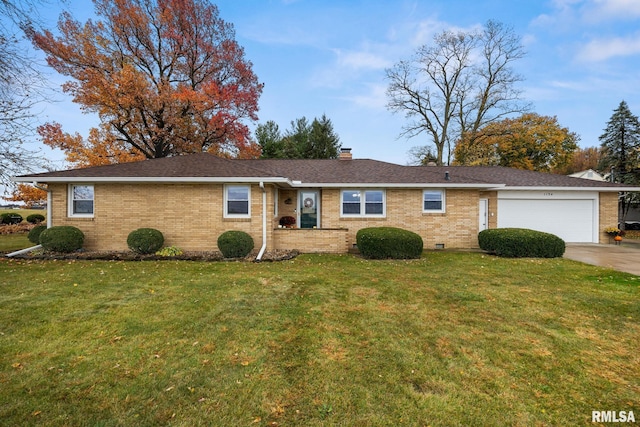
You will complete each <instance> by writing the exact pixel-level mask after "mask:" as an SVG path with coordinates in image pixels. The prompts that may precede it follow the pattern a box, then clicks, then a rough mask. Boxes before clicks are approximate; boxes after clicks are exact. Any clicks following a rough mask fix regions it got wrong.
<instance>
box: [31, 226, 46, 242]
mask: <svg viewBox="0 0 640 427" xmlns="http://www.w3.org/2000/svg"><path fill="white" fill-rule="evenodd" d="M46 229H47V226H46V225H36V226H35V227H33V228H32V229H31V231H29V234H28V235H27V238H28V239H29V241H30V242H31V243H35V244H36V245H37V244H39V243H40V234H41V233H42V232H43V231H44V230H46Z"/></svg>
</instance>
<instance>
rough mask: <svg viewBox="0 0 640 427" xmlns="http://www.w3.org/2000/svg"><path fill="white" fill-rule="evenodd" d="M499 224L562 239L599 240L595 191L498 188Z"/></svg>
mask: <svg viewBox="0 0 640 427" xmlns="http://www.w3.org/2000/svg"><path fill="white" fill-rule="evenodd" d="M498 227H499V228H503V227H518V228H530V229H532V230H538V231H544V232H546V233H551V234H555V235H556V236H558V237H560V238H562V239H563V240H564V241H565V242H572V243H573V242H576V243H577V242H580V243H597V242H598V237H599V236H598V193H594V192H577V191H576V192H572V191H517V192H516V191H513V192H509V191H499V192H498Z"/></svg>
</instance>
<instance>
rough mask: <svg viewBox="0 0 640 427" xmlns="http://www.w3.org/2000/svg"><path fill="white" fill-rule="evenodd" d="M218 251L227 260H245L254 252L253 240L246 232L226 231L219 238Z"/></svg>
mask: <svg viewBox="0 0 640 427" xmlns="http://www.w3.org/2000/svg"><path fill="white" fill-rule="evenodd" d="M218 249H220V252H222V256H224V257H225V258H244V257H246V256H247V255H249V253H250V252H251V251H252V250H253V239H252V238H251V236H249V235H248V234H247V233H245V232H244V231H238V230H230V231H225V232H224V233H222V234H221V235H220V237H218Z"/></svg>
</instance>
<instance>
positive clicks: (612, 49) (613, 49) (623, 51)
mask: <svg viewBox="0 0 640 427" xmlns="http://www.w3.org/2000/svg"><path fill="white" fill-rule="evenodd" d="M638 54H640V33H637V34H635V35H631V36H627V37H615V38H608V39H605V38H601V39H594V40H592V41H590V42H589V43H587V44H586V45H584V47H582V49H580V50H579V51H578V53H577V55H576V57H577V58H578V60H580V61H583V62H600V61H605V60H607V59H610V58H615V57H625V56H633V55H638Z"/></svg>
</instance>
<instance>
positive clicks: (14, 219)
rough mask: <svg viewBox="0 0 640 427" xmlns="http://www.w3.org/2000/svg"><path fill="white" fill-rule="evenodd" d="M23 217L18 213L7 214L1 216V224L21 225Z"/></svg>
mask: <svg viewBox="0 0 640 427" xmlns="http://www.w3.org/2000/svg"><path fill="white" fill-rule="evenodd" d="M21 222H22V215H20V214H17V213H11V212H5V213H3V214H0V224H20V223H21Z"/></svg>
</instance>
